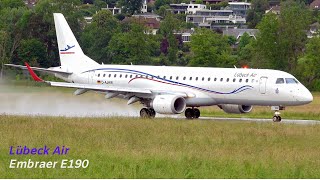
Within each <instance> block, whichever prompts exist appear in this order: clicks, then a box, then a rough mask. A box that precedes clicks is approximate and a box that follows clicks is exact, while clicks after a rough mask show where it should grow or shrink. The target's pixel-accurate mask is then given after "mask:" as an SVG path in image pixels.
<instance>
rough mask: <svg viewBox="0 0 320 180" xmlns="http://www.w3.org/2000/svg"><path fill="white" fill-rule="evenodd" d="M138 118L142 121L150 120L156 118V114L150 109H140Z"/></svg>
mask: <svg viewBox="0 0 320 180" xmlns="http://www.w3.org/2000/svg"><path fill="white" fill-rule="evenodd" d="M140 117H141V118H143V119H150V118H154V117H156V112H155V111H154V109H152V108H142V109H141V110H140Z"/></svg>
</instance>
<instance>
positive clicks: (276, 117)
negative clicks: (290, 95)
mask: <svg viewBox="0 0 320 180" xmlns="http://www.w3.org/2000/svg"><path fill="white" fill-rule="evenodd" d="M284 109H285V107H283V106H271V110H273V111H274V116H273V118H272V120H273V122H280V121H281V116H280V114H281V113H280V110H284Z"/></svg>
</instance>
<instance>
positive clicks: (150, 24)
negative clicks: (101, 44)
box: [122, 16, 160, 35]
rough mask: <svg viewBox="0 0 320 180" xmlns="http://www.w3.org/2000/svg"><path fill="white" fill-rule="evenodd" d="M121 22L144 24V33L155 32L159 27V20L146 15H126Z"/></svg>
mask: <svg viewBox="0 0 320 180" xmlns="http://www.w3.org/2000/svg"><path fill="white" fill-rule="evenodd" d="M122 22H124V23H126V22H136V23H138V24H141V25H144V26H145V27H146V28H147V30H146V31H145V32H144V33H145V34H153V35H155V34H157V32H158V30H159V29H160V21H159V20H157V18H155V17H146V16H132V17H126V18H124V19H123V20H122Z"/></svg>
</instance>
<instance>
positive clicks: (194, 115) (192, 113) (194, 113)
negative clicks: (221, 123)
mask: <svg viewBox="0 0 320 180" xmlns="http://www.w3.org/2000/svg"><path fill="white" fill-rule="evenodd" d="M184 115H185V116H186V118H187V119H198V118H199V117H200V110H199V109H197V108H187V109H186V111H185V112H184Z"/></svg>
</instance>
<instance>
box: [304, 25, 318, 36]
mask: <svg viewBox="0 0 320 180" xmlns="http://www.w3.org/2000/svg"><path fill="white" fill-rule="evenodd" d="M319 29H320V24H319V23H318V22H315V23H313V24H311V25H310V29H309V31H307V37H308V38H313V37H315V36H319Z"/></svg>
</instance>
